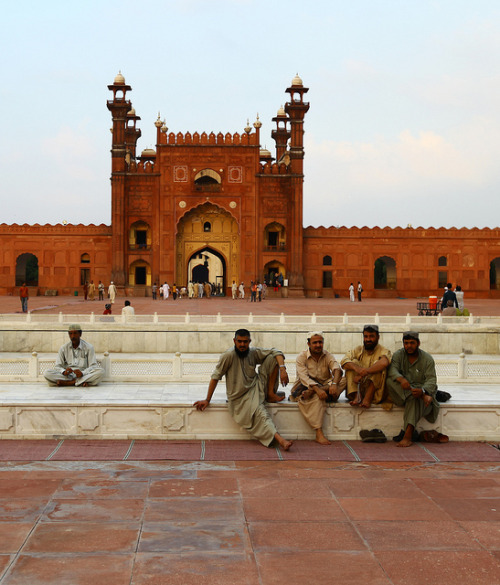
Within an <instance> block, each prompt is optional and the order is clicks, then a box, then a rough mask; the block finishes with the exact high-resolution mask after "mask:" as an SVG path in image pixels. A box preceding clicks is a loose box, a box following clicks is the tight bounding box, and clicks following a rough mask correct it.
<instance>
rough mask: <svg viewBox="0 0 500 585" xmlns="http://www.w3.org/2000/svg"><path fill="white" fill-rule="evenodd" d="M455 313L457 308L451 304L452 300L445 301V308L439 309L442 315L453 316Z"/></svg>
mask: <svg viewBox="0 0 500 585" xmlns="http://www.w3.org/2000/svg"><path fill="white" fill-rule="evenodd" d="M456 314H457V310H456V309H455V307H454V306H453V301H452V300H451V299H450V300H448V301H447V303H446V309H443V310H442V311H441V315H443V317H454V316H455V315H456Z"/></svg>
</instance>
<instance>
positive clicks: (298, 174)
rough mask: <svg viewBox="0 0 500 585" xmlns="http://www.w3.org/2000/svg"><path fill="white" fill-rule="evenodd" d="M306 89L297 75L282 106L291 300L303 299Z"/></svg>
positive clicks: (307, 106)
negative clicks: (286, 134) (286, 131)
mask: <svg viewBox="0 0 500 585" xmlns="http://www.w3.org/2000/svg"><path fill="white" fill-rule="evenodd" d="M308 91H309V89H308V88H307V87H304V85H303V83H302V79H301V78H300V77H299V75H298V74H297V75H296V76H295V77H294V78H293V80H292V85H291V86H290V87H289V88H288V89H287V90H286V92H287V93H289V94H290V101H289V102H287V103H286V104H285V112H286V113H287V114H288V116H289V118H290V130H291V138H290V149H289V151H290V159H291V160H290V167H289V168H290V170H291V175H292V178H291V186H292V193H291V198H292V199H291V202H290V203H291V206H290V207H291V214H290V228H291V229H290V232H291V233H290V235H291V245H290V256H289V258H290V270H289V276H288V280H289V294H290V295H292V296H303V295H304V275H303V256H304V251H303V241H304V234H303V231H304V227H303V190H304V117H305V115H306V112H307V111H308V110H309V104H308V103H307V102H304V94H305V93H307V92H308Z"/></svg>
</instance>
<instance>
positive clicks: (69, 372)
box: [44, 324, 104, 386]
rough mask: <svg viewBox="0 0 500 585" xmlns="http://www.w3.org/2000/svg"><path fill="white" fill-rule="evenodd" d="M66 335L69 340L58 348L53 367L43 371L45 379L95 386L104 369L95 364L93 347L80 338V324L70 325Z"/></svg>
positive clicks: (67, 383)
mask: <svg viewBox="0 0 500 585" xmlns="http://www.w3.org/2000/svg"><path fill="white" fill-rule="evenodd" d="M68 335H69V338H70V341H69V342H68V343H66V344H64V345H63V346H62V347H61V349H60V350H59V353H58V355H57V360H56V365H55V368H53V369H50V370H46V371H45V373H44V376H45V379H46V380H47V381H48V382H50V383H52V384H56V385H57V386H96V385H97V384H99V382H100V381H101V379H102V378H103V376H104V370H103V368H101V367H99V365H98V364H97V360H96V357H95V351H94V347H93V346H92V345H90V343H87V342H86V341H84V340H83V339H81V336H82V328H81V326H80V325H76V324H73V325H70V326H69V328H68Z"/></svg>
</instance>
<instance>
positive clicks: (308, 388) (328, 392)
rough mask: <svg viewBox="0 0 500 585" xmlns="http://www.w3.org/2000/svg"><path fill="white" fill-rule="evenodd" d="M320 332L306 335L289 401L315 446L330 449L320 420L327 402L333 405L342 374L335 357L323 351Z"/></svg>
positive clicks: (297, 362) (322, 340) (337, 394)
mask: <svg viewBox="0 0 500 585" xmlns="http://www.w3.org/2000/svg"><path fill="white" fill-rule="evenodd" d="M324 341H325V340H324V336H323V332H322V331H315V332H313V333H309V336H308V339H307V347H308V349H306V350H305V351H303V352H302V353H299V355H298V356H297V359H296V368H297V381H296V382H295V384H294V385H293V388H292V392H291V395H290V400H292V401H295V402H298V406H299V410H300V412H301V413H302V416H303V417H304V418H305V419H306V421H307V423H308V424H309V425H310V426H311V428H313V429H314V430H315V431H316V439H315V440H316V443H319V444H320V445H331V442H330V441H329V440H328V439H327V438H326V437H325V435H324V433H323V419H324V416H325V412H326V404H327V402H337V400H338V398H339V396H340V394H341V392H342V391H341V390H339V382H340V379H341V378H342V370H341V369H340V366H339V364H338V363H337V361H336V360H335V357H334V356H333V355H332V354H331V353H328V352H327V351H325V350H324V349H323V345H324Z"/></svg>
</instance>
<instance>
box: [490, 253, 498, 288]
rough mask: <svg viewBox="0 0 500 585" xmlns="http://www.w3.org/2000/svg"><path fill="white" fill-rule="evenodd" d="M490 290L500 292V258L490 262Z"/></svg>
mask: <svg viewBox="0 0 500 585" xmlns="http://www.w3.org/2000/svg"><path fill="white" fill-rule="evenodd" d="M490 289H491V290H500V258H494V259H493V260H492V261H491V262H490Z"/></svg>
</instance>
